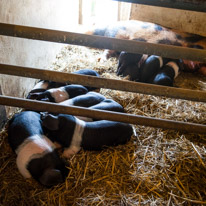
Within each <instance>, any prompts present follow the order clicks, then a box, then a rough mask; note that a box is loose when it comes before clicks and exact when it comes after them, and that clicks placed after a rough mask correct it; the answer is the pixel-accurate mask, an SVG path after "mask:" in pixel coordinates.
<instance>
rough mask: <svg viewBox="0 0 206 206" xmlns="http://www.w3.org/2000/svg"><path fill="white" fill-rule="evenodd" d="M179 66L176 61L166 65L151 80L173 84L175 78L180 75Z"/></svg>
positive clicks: (167, 84) (159, 83) (156, 82)
mask: <svg viewBox="0 0 206 206" xmlns="http://www.w3.org/2000/svg"><path fill="white" fill-rule="evenodd" d="M178 73H179V66H178V64H177V63H176V62H175V61H170V62H168V63H167V64H166V65H164V66H163V67H162V68H161V69H160V71H159V72H158V73H157V74H156V75H155V77H154V79H153V80H152V81H151V83H152V84H158V85H163V86H173V83H174V79H175V78H176V77H177V76H178Z"/></svg>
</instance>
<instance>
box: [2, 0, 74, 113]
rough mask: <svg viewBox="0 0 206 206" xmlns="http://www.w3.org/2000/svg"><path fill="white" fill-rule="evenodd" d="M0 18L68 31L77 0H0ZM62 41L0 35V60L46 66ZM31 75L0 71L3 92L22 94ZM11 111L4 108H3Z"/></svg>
mask: <svg viewBox="0 0 206 206" xmlns="http://www.w3.org/2000/svg"><path fill="white" fill-rule="evenodd" d="M0 22H1V23H10V24H17V25H25V26H32V27H41V28H49V29H56V30H65V31H72V30H74V28H75V27H76V25H77V23H78V1H77V0H18V1H17V0H0ZM62 46H64V45H63V44H57V43H49V42H43V41H34V40H27V39H20V38H13V37H5V36H0V54H1V55H0V63H3V64H13V65H19V66H26V67H36V68H43V69H45V68H48V67H49V65H51V63H52V62H53V61H54V59H55V57H56V55H57V53H58V52H59V51H60V49H61V48H62ZM34 81H35V80H34V79H29V78H20V77H14V76H8V75H1V74H0V87H1V90H2V93H3V94H4V95H9V96H15V97H24V96H25V94H27V92H28V91H29V90H31V89H32V88H33V86H34ZM9 111H12V110H10V108H7V112H9Z"/></svg>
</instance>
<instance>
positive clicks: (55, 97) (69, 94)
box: [30, 84, 88, 103]
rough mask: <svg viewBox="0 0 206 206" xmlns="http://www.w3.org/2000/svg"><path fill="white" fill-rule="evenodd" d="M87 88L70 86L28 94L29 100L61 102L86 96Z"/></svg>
mask: <svg viewBox="0 0 206 206" xmlns="http://www.w3.org/2000/svg"><path fill="white" fill-rule="evenodd" d="M87 92H88V90H87V88H86V87H84V86H82V85H76V84H70V85H66V86H63V87H59V88H53V89H48V90H46V91H44V92H40V93H32V94H30V99H36V100H41V101H49V102H56V103H59V102H62V101H65V100H67V99H70V98H73V97H75V96H78V95H81V94H86V93H87Z"/></svg>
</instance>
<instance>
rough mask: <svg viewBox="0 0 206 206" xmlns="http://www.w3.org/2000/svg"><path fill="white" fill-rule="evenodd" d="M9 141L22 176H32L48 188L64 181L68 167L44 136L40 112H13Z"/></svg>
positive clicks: (9, 128)
mask: <svg viewBox="0 0 206 206" xmlns="http://www.w3.org/2000/svg"><path fill="white" fill-rule="evenodd" d="M8 141H9V144H10V146H11V148H12V149H13V151H15V153H16V154H17V159H16V163H17V167H18V169H19V172H20V173H21V174H22V175H23V176H24V177H25V178H30V177H33V178H34V179H36V180H37V181H38V182H40V183H41V184H42V185H45V186H48V187H50V186H53V185H56V184H59V183H62V182H63V181H64V179H65V177H66V175H67V169H66V167H65V164H64V163H63V161H62V159H60V157H59V156H58V154H57V151H56V149H55V146H54V144H53V143H52V142H51V141H50V140H49V139H48V138H47V137H46V136H45V135H44V133H43V129H42V125H41V119H40V114H39V113H36V112H33V111H24V112H21V113H19V114H16V115H14V117H13V118H12V119H11V120H10V122H9V127H8Z"/></svg>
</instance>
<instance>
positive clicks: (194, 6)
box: [115, 0, 206, 12]
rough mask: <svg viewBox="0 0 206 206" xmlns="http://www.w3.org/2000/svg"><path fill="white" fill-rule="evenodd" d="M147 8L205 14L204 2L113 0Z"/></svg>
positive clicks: (189, 0) (203, 0) (194, 0)
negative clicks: (163, 8) (155, 7)
mask: <svg viewBox="0 0 206 206" xmlns="http://www.w3.org/2000/svg"><path fill="white" fill-rule="evenodd" d="M115 1H123V2H128V3H135V4H144V5H148V6H159V7H166V8H173V9H183V10H190V11H198V12H206V1H205V0H175V1H174V0H115Z"/></svg>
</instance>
